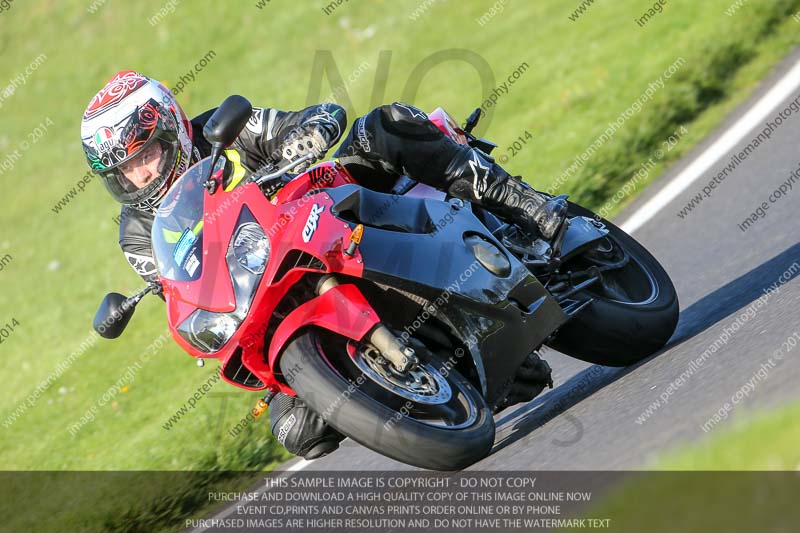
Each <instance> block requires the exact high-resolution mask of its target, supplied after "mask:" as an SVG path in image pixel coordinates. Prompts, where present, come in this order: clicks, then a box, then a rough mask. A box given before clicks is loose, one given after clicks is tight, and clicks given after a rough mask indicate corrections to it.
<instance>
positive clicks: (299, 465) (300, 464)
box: [191, 459, 314, 533]
mask: <svg viewBox="0 0 800 533" xmlns="http://www.w3.org/2000/svg"><path fill="white" fill-rule="evenodd" d="M312 464H314V461H306V460H305V459H300V460H299V461H297V462H296V463H294V464H293V465H292V466H290V467H289V468H287V469H285V470H273V471H272V472H264V475H265V477H266V476H267V475H269V474H274V473H280V472H287V473H288V472H299V471H301V470H303V469H305V468H306V467H308V466H309V465H312ZM281 477H283V478H288V477H290V476H278V477H276V478H275V479H279V478H281ZM270 490H272V487H264V488H263V489H261V490H257V491H255V492H253V494H258V495H261V494H264V493H265V492H269V491H270ZM248 503H250V502H249V501H244V502H241V503H232V504H231V505H229V506H228V507H226V508H225V509H223V510H222V511H220V512H219V513H217V514H216V515H214V516H212V517H211V518H203V519H201V520H208V521H209V524H211V523H213V522H212V520H214V521H216V520H222V519H223V518H227V517H228V516H230V515H231V514H233V512H234V511H236V508H237V506H239V505H247V504H248ZM208 529H209V528H208V527H198V528H195V529H193V530H192V531H191V533H201V532H202V531H207V530H208Z"/></svg>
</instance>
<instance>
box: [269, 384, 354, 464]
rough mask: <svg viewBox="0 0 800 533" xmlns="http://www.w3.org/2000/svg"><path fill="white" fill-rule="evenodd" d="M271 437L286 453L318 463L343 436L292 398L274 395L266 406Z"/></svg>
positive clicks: (333, 449) (335, 447)
mask: <svg viewBox="0 0 800 533" xmlns="http://www.w3.org/2000/svg"><path fill="white" fill-rule="evenodd" d="M269 410H270V419H271V421H272V434H273V435H275V438H276V439H278V442H280V443H281V444H282V445H283V446H284V447H285V448H286V449H287V450H288V451H289V452H290V453H293V454H294V455H299V456H300V457H303V458H304V459H308V460H311V459H319V458H320V457H324V456H325V455H328V454H329V453H331V452H333V451H335V450H336V449H337V448H338V447H339V443H340V442H341V441H342V440H343V439H344V435H342V434H341V433H339V432H338V431H336V430H335V429H333V428H332V427H331V426H329V425H327V424H326V423H325V421H324V420H323V419H322V417H321V416H319V415H318V414H316V413H315V412H314V411H312V410H311V409H309V408H308V406H307V405H306V404H305V403H304V402H303V400H301V399H300V398H297V397H295V396H289V395H287V394H283V393H278V394H276V395H275V397H274V398H273V399H272V402H270V408H269Z"/></svg>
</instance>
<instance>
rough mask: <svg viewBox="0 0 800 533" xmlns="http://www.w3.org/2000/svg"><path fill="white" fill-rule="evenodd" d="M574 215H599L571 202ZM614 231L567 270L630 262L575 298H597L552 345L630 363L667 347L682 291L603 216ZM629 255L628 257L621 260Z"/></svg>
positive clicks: (599, 360)
mask: <svg viewBox="0 0 800 533" xmlns="http://www.w3.org/2000/svg"><path fill="white" fill-rule="evenodd" d="M569 211H570V212H569V214H570V216H585V217H591V218H598V217H596V215H595V214H594V213H592V212H591V211H589V210H588V209H585V208H583V207H581V206H579V205H576V204H573V203H570V204H569ZM600 220H601V221H602V222H603V224H605V226H606V228H607V229H608V230H609V234H608V236H607V238H606V239H604V240H603V241H602V242H600V243H599V244H598V246H597V247H596V248H595V249H593V250H589V251H587V252H586V253H584V254H582V255H580V256H578V257H577V258H574V259H571V260H570V261H569V262H567V263H566V264H564V265H562V267H561V269H560V270H561V271H562V272H565V271H567V270H574V271H581V270H584V271H585V270H586V269H588V268H591V267H599V268H603V265H609V264H614V262H615V261H617V262H618V263H624V266H622V267H620V268H616V269H610V270H606V271H604V272H603V273H602V282H601V283H599V284H595V285H592V286H590V287H588V288H587V289H586V290H584V291H581V292H580V293H578V294H577V295H575V296H574V297H575V298H576V299H577V298H585V299H588V298H591V299H592V300H593V302H592V303H591V304H589V305H588V306H587V307H586V308H585V309H583V310H581V311H579V312H578V314H577V315H576V316H575V317H573V318H572V319H571V320H570V321H569V322H567V324H565V325H564V326H563V327H562V328H561V329H560V330H559V332H558V334H557V335H556V337H555V339H554V340H553V341H551V342H549V343H548V344H549V345H550V346H552V347H553V348H555V349H556V350H558V351H560V352H563V353H565V354H567V355H570V356H572V357H576V358H578V359H582V360H584V361H588V362H590V363H596V364H600V365H605V366H628V365H631V364H634V363H636V362H638V361H640V360H642V359H644V358H646V357H648V356H650V355H652V354H654V353H656V352H657V351H658V350H660V349H661V348H663V347H664V345H665V344H666V343H667V341H668V340H669V338H670V337H671V336H672V334H673V333H674V331H675V327H676V325H677V323H678V295H677V293H676V292H675V287H674V285H673V284H672V280H670V278H669V275H667V273H666V271H665V270H664V268H663V267H662V266H661V264H660V263H659V262H658V260H657V259H656V258H655V257H653V255H652V254H651V253H650V252H648V251H647V250H646V249H645V248H644V247H643V246H642V245H641V244H639V243H638V242H637V241H636V239H634V238H633V237H631V236H630V235H628V234H627V233H625V232H624V231H623V230H621V229H620V228H618V227H617V226H615V225H614V224H612V223H611V222H609V221H607V220H604V219H600ZM624 256H627V261H619V260H620V259H621V258H622V259H624Z"/></svg>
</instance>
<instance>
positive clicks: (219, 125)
mask: <svg viewBox="0 0 800 533" xmlns="http://www.w3.org/2000/svg"><path fill="white" fill-rule="evenodd" d="M252 113H253V106H252V105H250V102H248V101H247V98H245V97H243V96H239V95H238V94H234V95H232V96H229V97H227V98H226V99H225V101H224V102H222V104H220V106H219V107H218V108H217V110H216V111H214V113H213V114H212V115H211V117H210V118H209V119H208V122H206V125H205V126H203V136H204V137H205V138H206V139H208V142H210V143H211V144H212V145H216V146H215V148H217V147H218V149H222V148H225V147H227V146H230V145H231V144H233V141H235V140H236V137H238V136H239V132H241V131H242V129H243V128H244V126H245V124H247V121H248V120H250V115H251V114H252Z"/></svg>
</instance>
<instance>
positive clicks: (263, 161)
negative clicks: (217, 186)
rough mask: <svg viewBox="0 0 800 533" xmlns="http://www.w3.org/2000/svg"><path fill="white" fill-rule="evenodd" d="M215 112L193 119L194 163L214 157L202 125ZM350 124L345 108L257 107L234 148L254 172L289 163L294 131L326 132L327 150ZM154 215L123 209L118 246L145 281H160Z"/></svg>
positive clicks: (336, 106)
mask: <svg viewBox="0 0 800 533" xmlns="http://www.w3.org/2000/svg"><path fill="white" fill-rule="evenodd" d="M214 111H215V110H214V109H210V110H208V111H206V112H205V113H203V114H201V115H199V116H197V117H195V118H194V119H192V121H191V124H192V139H193V143H194V148H193V154H192V163H195V162H197V161H199V160H200V159H202V158H204V157H208V156H209V155H211V145H210V144H209V142H208V141H206V139H205V137H203V126H204V125H205V123H206V121H208V119H209V117H211V115H212V113H213V112H214ZM346 125H347V117H346V114H345V111H344V109H342V108H341V107H340V106H338V105H335V104H329V103H325V104H320V105H315V106H311V107H307V108H305V109H303V110H301V111H279V110H277V109H273V108H254V109H253V114H252V116H251V117H250V120H249V121H248V123H247V126H245V128H244V129H243V130H242V133H241V134H239V137H238V138H237V139H236V141H235V142H234V143H233V145H232V146H231V149H234V150H236V151H237V152H238V154H239V156H240V159H241V163H242V165H244V166H245V167H246V168H247V169H248V170H250V171H252V172H256V171H259V170H261V169H263V168H264V167H271V166H275V165H281V164H283V163H286V161H284V160H283V156H282V147H283V144H284V142H286V140H287V138H289V137H290V136H291V135H292V134H293V133H294V132H298V131H302V130H304V129H306V128H311V127H316V128H317V129H318V130H320V131H321V132H323V137H324V138H325V139H326V141H327V147H328V148H330V147H332V146H333V145H335V144H336V143H337V142H338V141H339V138H340V137H341V136H342V132H343V131H344V129H345V126H346ZM154 217H155V214H154V213H151V212H146V211H141V210H138V209H134V208H132V207H128V206H123V207H122V211H121V213H120V218H119V220H120V227H119V244H120V246H121V247H122V252H123V253H124V254H125V259H127V261H128V263H129V264H130V265H131V267H133V269H134V270H136V272H137V273H138V274H139V275H140V276H142V277H143V278H144V279H145V281H151V280H155V279H157V275H156V265H155V261H154V259H153V252H152V248H151V246H150V231H151V229H152V227H153V218H154Z"/></svg>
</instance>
